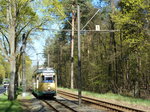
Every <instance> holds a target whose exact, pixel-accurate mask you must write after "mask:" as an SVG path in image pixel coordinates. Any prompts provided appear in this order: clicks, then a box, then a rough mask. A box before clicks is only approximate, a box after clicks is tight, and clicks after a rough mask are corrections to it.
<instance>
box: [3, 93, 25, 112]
mask: <svg viewBox="0 0 150 112" xmlns="http://www.w3.org/2000/svg"><path fill="white" fill-rule="evenodd" d="M0 112H23V110H22V108H21V105H20V103H19V102H18V101H17V100H14V101H9V100H8V96H7V95H6V94H3V95H1V96H0Z"/></svg>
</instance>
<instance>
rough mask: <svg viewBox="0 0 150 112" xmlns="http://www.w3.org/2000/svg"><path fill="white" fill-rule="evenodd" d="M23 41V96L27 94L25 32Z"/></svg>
mask: <svg viewBox="0 0 150 112" xmlns="http://www.w3.org/2000/svg"><path fill="white" fill-rule="evenodd" d="M22 43H23V49H22V50H23V51H22V52H23V53H22V88H23V93H22V96H23V97H24V96H26V61H25V47H26V40H25V34H23V36H22Z"/></svg>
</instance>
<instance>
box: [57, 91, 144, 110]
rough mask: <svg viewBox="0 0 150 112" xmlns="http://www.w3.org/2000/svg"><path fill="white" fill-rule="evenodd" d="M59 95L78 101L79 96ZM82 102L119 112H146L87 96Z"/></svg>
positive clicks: (62, 92)
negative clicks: (125, 111)
mask: <svg viewBox="0 0 150 112" xmlns="http://www.w3.org/2000/svg"><path fill="white" fill-rule="evenodd" d="M58 93H60V94H63V95H67V96H70V97H72V98H75V99H78V95H76V94H73V93H69V92H65V91H61V90H58ZM82 100H83V101H85V102H88V103H92V104H95V105H99V106H102V107H104V108H107V109H110V110H114V111H119V112H124V110H128V111H132V112H144V111H142V110H139V109H134V108H130V107H126V106H122V105H118V104H113V103H110V102H106V101H101V100H97V99H94V98H89V97H85V96H82ZM106 105H109V106H106ZM110 106H111V107H110ZM118 108H119V109H118Z"/></svg>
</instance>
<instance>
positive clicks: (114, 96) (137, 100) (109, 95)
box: [58, 87, 150, 106]
mask: <svg viewBox="0 0 150 112" xmlns="http://www.w3.org/2000/svg"><path fill="white" fill-rule="evenodd" d="M58 89H62V90H66V91H69V92H73V93H77V92H78V90H77V89H69V88H62V87H59V88H58ZM82 95H84V96H89V97H93V98H100V99H103V100H116V101H124V102H126V103H129V104H136V105H143V106H150V100H146V99H140V98H134V97H128V96H123V95H120V94H114V93H105V94H99V93H95V92H89V91H82Z"/></svg>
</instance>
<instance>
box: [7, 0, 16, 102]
mask: <svg viewBox="0 0 150 112" xmlns="http://www.w3.org/2000/svg"><path fill="white" fill-rule="evenodd" d="M7 14H8V25H9V27H8V33H9V42H10V51H11V52H10V86H9V92H8V100H14V99H15V88H14V87H15V85H14V83H15V74H16V53H15V36H16V33H15V31H16V30H15V25H16V23H15V21H16V20H15V17H16V4H15V0H9V3H8V10H7Z"/></svg>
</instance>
